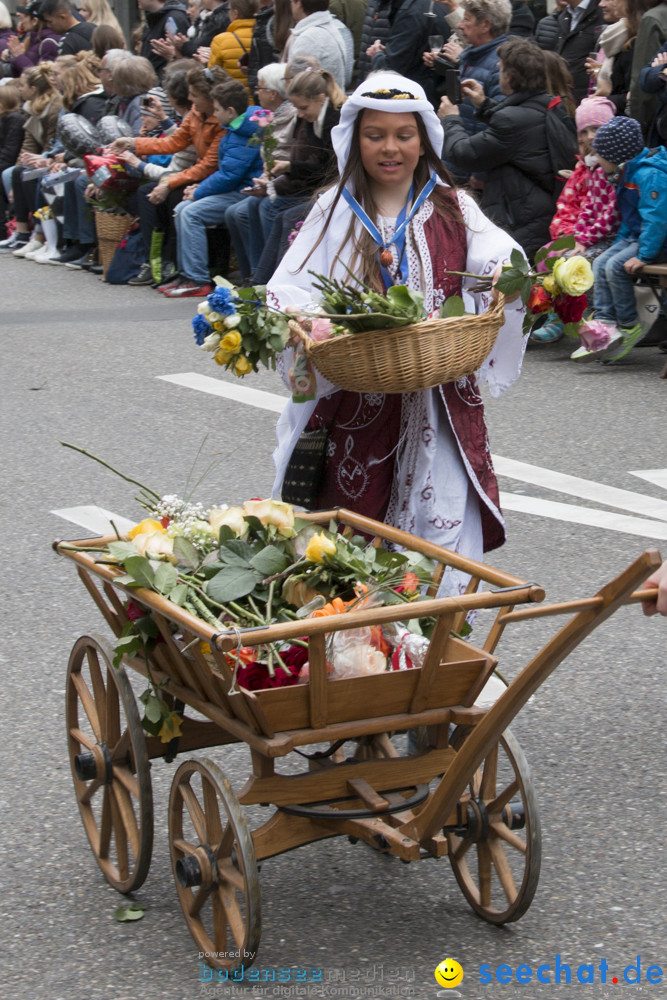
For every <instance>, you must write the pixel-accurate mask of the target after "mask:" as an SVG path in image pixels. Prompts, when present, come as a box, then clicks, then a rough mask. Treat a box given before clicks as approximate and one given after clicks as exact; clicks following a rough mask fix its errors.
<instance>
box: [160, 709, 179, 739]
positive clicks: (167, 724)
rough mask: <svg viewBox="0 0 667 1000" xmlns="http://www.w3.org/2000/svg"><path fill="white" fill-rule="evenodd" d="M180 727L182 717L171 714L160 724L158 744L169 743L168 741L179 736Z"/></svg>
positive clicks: (175, 713) (174, 713) (176, 713)
mask: <svg viewBox="0 0 667 1000" xmlns="http://www.w3.org/2000/svg"><path fill="white" fill-rule="evenodd" d="M182 725H183V718H182V716H180V715H179V714H178V712H171V713H170V714H169V715H168V716H167V718H166V719H165V720H164V722H163V723H162V727H161V729H160V732H159V733H158V736H159V737H160V742H161V743H169V741H170V740H173V739H174V737H175V736H180V735H181V726H182Z"/></svg>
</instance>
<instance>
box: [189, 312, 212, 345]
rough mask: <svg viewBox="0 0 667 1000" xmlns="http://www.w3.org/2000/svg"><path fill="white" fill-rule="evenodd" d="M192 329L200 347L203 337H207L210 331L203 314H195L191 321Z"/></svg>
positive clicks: (209, 325)
mask: <svg viewBox="0 0 667 1000" xmlns="http://www.w3.org/2000/svg"><path fill="white" fill-rule="evenodd" d="M192 329H193V330H194V333H195V340H196V341H197V343H198V344H199V346H200V347H201V345H202V344H203V343H204V337H207V336H208V335H209V333H210V332H211V324H210V323H209V322H208V320H206V319H204V317H203V316H199V315H197V316H195V318H194V319H193V321H192Z"/></svg>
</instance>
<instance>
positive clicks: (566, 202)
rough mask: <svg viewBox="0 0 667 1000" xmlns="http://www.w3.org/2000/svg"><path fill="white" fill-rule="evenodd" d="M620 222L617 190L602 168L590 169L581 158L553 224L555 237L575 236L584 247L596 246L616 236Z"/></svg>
mask: <svg viewBox="0 0 667 1000" xmlns="http://www.w3.org/2000/svg"><path fill="white" fill-rule="evenodd" d="M620 221H621V216H620V213H619V211H618V208H617V207H616V189H615V187H614V185H613V184H610V183H609V181H608V180H607V177H606V175H605V172H604V170H603V169H602V167H601V166H599V165H598V166H595V167H593V168H590V167H587V166H586V164H585V163H584V161H583V160H579V162H578V163H577V165H576V167H575V168H574V170H573V171H572V174H571V176H570V177H569V178H568V180H567V183H566V184H565V187H564V188H563V192H562V194H561V196H560V198H559V199H558V202H557V203H556V214H555V215H554V217H553V219H552V220H551V225H550V226H549V232H550V234H551V237H552V239H558V237H560V236H574V238H575V240H576V241H577V243H580V244H581V246H582V247H586V248H588V247H592V246H593V244H595V243H599V242H600V240H603V239H606V237H608V236H613V235H614V233H615V232H616V230H617V229H618V225H619V222H620Z"/></svg>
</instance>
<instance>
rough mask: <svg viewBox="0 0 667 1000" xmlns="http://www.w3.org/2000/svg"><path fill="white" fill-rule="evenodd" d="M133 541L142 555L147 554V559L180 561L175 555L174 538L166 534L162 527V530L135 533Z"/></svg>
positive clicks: (174, 562)
mask: <svg viewBox="0 0 667 1000" xmlns="http://www.w3.org/2000/svg"><path fill="white" fill-rule="evenodd" d="M132 541H133V542H134V546H135V548H136V549H137V551H138V553H139V555H140V556H146V558H147V559H163V560H166V561H167V562H170V563H173V564H174V565H176V563H177V562H178V559H177V558H176V556H175V555H174V539H173V538H169V537H168V536H167V535H165V533H164V529H162V528H161V530H160V531H151V532H142V533H141V534H140V535H135V536H134V538H133V539H132Z"/></svg>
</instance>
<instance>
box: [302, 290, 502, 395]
mask: <svg viewBox="0 0 667 1000" xmlns="http://www.w3.org/2000/svg"><path fill="white" fill-rule="evenodd" d="M503 305H504V298H503V296H502V295H500V296H499V297H498V301H497V302H495V303H494V304H493V305H492V306H491V308H490V309H489V310H488V311H487V312H485V313H482V315H481V316H451V317H449V318H447V319H427V320H424V321H423V322H421V323H413V324H412V325H411V326H402V327H397V328H395V329H393V330H368V331H366V332H365V333H347V334H343V335H342V336H340V337H333V338H332V339H331V340H324V341H314V340H312V339H311V338H310V336H309V335H308V334H307V333H306V331H305V330H304V329H303V328H302V327H301V326H300V325H299V323H297V322H296V321H295V320H290V324H289V325H290V327H291V329H292V330H293V332H294V333H295V334H296V335H297V336H299V337H300V338H301V340H302V341H303V343H304V345H305V348H306V354H307V355H308V357H309V359H310V360H311V361H312V362H313V364H314V365H315V367H316V368H317V369H318V370H319V371H320V372H321V373H322V375H324V377H325V378H327V379H329V381H330V382H333V384H334V385H338V386H340V387H341V389H348V390H349V391H351V392H383V393H389V394H392V393H401V392H417V391H419V390H420V389H432V388H433V387H434V386H436V385H441V384H442V383H444V382H454V381H456V379H459V378H463V376H464V375H471V374H472V373H473V372H475V371H477V369H478V368H479V366H480V365H481V364H482V362H483V361H484V360H485V359H486V358H487V357H488V356H489V354H490V353H491V349H492V348H493V345H494V344H495V342H496V337H497V336H498V331H499V330H500V327H501V326H502V325H503V323H504V321H505V316H504V313H503Z"/></svg>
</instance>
